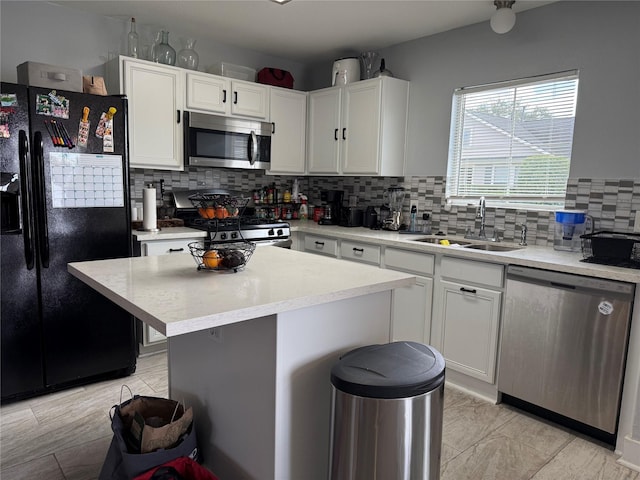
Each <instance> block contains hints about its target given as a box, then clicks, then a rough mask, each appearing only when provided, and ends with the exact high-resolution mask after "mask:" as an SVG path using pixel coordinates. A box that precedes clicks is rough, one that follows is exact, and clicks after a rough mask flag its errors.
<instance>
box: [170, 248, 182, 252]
mask: <svg viewBox="0 0 640 480" xmlns="http://www.w3.org/2000/svg"><path fill="white" fill-rule="evenodd" d="M175 252H184V248H170V249H169V253H175Z"/></svg>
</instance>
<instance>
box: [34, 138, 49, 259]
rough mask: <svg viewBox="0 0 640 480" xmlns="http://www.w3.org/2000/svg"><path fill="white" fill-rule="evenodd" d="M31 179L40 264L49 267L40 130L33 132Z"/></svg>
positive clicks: (42, 149) (42, 150)
mask: <svg viewBox="0 0 640 480" xmlns="http://www.w3.org/2000/svg"><path fill="white" fill-rule="evenodd" d="M31 160H32V162H33V179H34V182H33V183H34V188H35V190H36V191H35V198H36V206H35V207H36V208H35V210H36V211H37V212H38V215H37V221H38V243H39V246H40V264H41V265H42V266H43V267H44V268H49V227H48V225H47V202H46V198H47V197H46V192H45V184H44V183H45V182H44V148H43V145H42V132H39V131H38V132H35V133H34V134H33V155H32V156H31Z"/></svg>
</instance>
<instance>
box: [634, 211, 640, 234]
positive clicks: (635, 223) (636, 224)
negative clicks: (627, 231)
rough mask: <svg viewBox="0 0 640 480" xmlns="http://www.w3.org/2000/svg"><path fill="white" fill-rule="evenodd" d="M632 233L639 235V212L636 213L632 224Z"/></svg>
mask: <svg viewBox="0 0 640 480" xmlns="http://www.w3.org/2000/svg"><path fill="white" fill-rule="evenodd" d="M633 231H634V232H635V233H640V210H638V211H637V212H636V221H635V222H633Z"/></svg>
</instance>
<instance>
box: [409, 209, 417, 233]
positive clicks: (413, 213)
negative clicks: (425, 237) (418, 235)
mask: <svg viewBox="0 0 640 480" xmlns="http://www.w3.org/2000/svg"><path fill="white" fill-rule="evenodd" d="M417 216H418V207H416V206H415V205H411V214H410V217H409V231H410V232H415V231H416V217H417Z"/></svg>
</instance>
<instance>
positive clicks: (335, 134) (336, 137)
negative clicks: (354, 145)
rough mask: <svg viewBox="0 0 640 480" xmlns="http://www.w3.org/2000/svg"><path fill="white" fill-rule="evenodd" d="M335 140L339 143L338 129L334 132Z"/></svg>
mask: <svg viewBox="0 0 640 480" xmlns="http://www.w3.org/2000/svg"><path fill="white" fill-rule="evenodd" d="M333 139H334V140H335V141H336V142H337V141H338V129H337V128H336V129H335V130H334V131H333Z"/></svg>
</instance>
